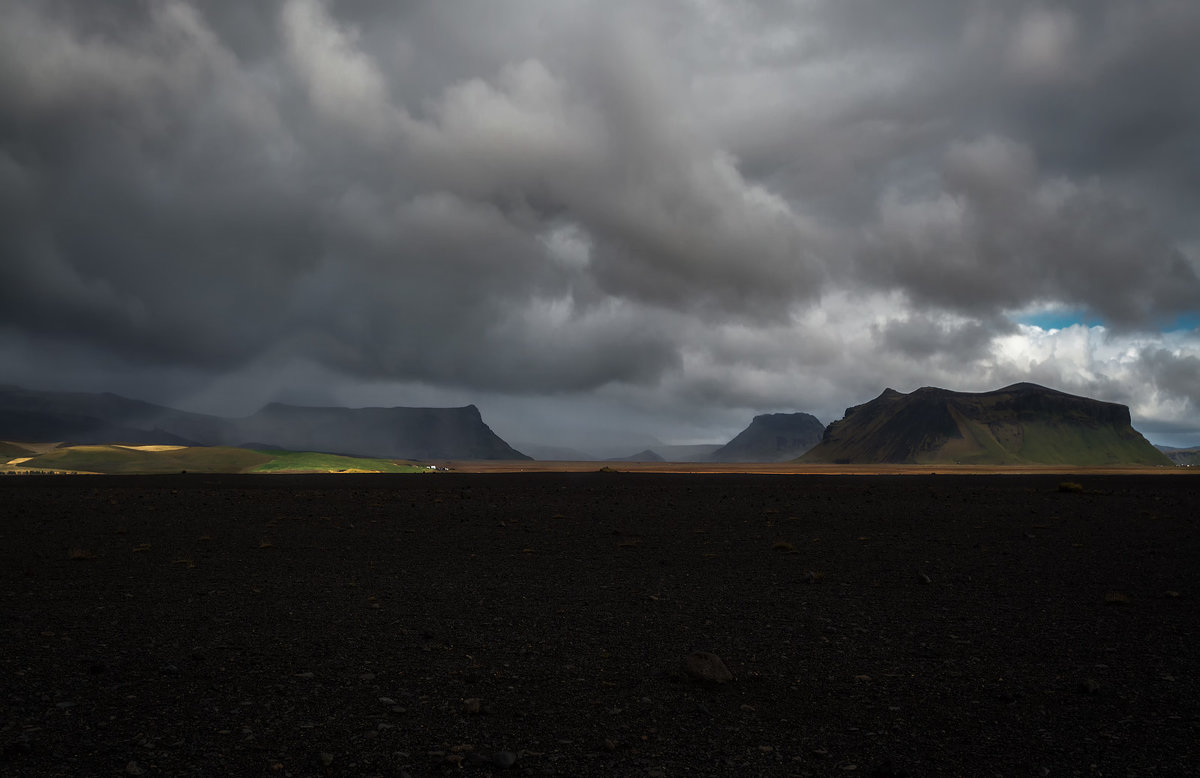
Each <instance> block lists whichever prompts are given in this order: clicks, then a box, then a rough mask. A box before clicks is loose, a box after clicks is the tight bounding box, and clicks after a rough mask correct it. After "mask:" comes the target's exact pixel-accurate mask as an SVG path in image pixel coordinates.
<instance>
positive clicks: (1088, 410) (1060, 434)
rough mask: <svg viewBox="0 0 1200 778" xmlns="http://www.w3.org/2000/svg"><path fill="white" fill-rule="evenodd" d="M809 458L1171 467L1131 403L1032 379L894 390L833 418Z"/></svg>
mask: <svg viewBox="0 0 1200 778" xmlns="http://www.w3.org/2000/svg"><path fill="white" fill-rule="evenodd" d="M801 461H804V462H814V463H816V462H825V463H835V464H876V463H890V464H934V463H937V464H952V463H962V464H980V465H1015V464H1045V465H1170V464H1171V460H1169V459H1168V458H1167V457H1166V455H1164V454H1163V453H1162V452H1160V451H1158V450H1157V449H1156V448H1154V446H1152V445H1151V444H1150V442H1149V441H1147V440H1146V439H1145V438H1144V437H1142V435H1141V433H1139V432H1138V431H1137V430H1135V429H1134V428H1133V427H1132V426H1131V425H1130V419H1129V408H1127V407H1126V406H1124V405H1118V404H1116V403H1108V402H1101V401H1099V400H1093V399H1089V398H1087V397H1078V396H1076V395H1071V394H1066V393H1065V392H1059V391H1056V390H1053V389H1047V388H1045V387H1043V386H1038V385H1036V384H1029V383H1019V384H1013V385H1012V386H1007V387H1004V388H1003V389H998V390H996V391H993V392H980V393H970V392H953V391H950V390H947V389H938V388H935V387H925V388H922V389H918V390H916V391H914V392H912V393H910V394H901V393H900V392H897V391H895V390H892V389H886V390H884V392H883V394H881V395H879V396H878V397H876V398H875V399H874V400H871V401H870V402H868V403H864V404H862V405H856V406H854V407H852V408H847V409H846V415H845V417H844V418H842V419H841V420H839V421H835V422H834V423H833V424H830V425H829V427H828V428H827V429H826V430H825V435H824V438H823V439H822V441H821V442H820V444H818V445H817V446H816V447H814V448H813V449H812V450H811V451H809V452H808V453H807V454H805V455H804V456H803V457H801Z"/></svg>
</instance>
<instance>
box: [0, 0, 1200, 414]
mask: <svg viewBox="0 0 1200 778" xmlns="http://www.w3.org/2000/svg"><path fill="white" fill-rule="evenodd" d="M1197 38H1200V8H1198V7H1197V6H1196V5H1195V4H1193V3H1186V2H1179V1H1178V0H1148V2H1145V3H1139V4H1137V6H1136V9H1135V8H1134V7H1133V6H1132V5H1131V4H1127V3H1123V2H1117V1H1116V0H1113V1H1112V2H1085V1H1084V0H1077V1H1075V2H1019V3H1012V4H1004V6H1003V8H1001V7H1000V5H999V4H992V3H983V2H972V3H962V2H952V1H951V0H915V2H911V3H905V4H897V3H894V2H891V0H865V1H864V2H855V3H847V2H842V1H841V0H837V1H836V2H835V1H834V0H817V1H816V2H784V1H783V0H780V1H779V2H767V1H765V0H764V2H758V3H733V2H728V3H726V2H700V1H699V0H696V1H695V2H692V1H690V0H671V1H670V2H666V3H641V2H633V1H632V0H630V1H629V2H604V3H590V2H584V3H560V2H552V1H551V0H513V2H506V3H495V2H490V1H489V0H463V2H455V3H445V2H408V3H394V2H385V0H343V1H342V2H327V1H325V0H275V1H273V2H261V3H246V2H234V1H233V0H228V1H225V2H204V3H196V2H183V1H182V0H161V1H159V2H134V3H99V2H84V1H83V0H49V1H48V2H43V3H36V4H33V3H21V2H18V1H17V0H0V353H4V354H19V353H28V352H29V350H30V349H32V348H33V347H34V346H33V344H34V343H35V342H36V344H38V348H43V347H47V348H49V347H50V346H48V345H47V344H54V343H57V344H59V348H60V349H61V353H64V354H74V355H75V357H73V358H72V359H71V360H69V362H70V364H74V365H89V366H90V365H97V366H99V365H125V366H126V367H127V372H128V374H129V375H138V376H142V375H147V376H148V375H150V374H152V373H153V372H154V370H156V369H160V370H161V371H162V375H163V376H164V377H163V379H162V381H163V382H164V383H166V384H170V385H171V386H176V385H178V384H180V383H186V379H185V378H181V376H186V377H199V376H209V377H211V378H213V380H214V381H215V383H218V384H219V383H221V382H222V380H224V379H223V378H220V379H219V378H218V377H227V376H230V375H241V376H242V378H241V379H238V380H234V379H228V381H227V382H226V383H227V384H228V385H230V386H239V387H240V386H245V385H246V382H249V381H250V380H251V378H253V380H255V381H259V380H262V381H270V380H271V376H272V375H274V376H275V377H276V379H277V380H278V382H280V383H284V382H288V381H297V380H310V381H318V380H323V379H324V378H328V379H329V380H335V379H337V378H338V377H340V379H341V380H344V384H343V386H342V389H346V391H349V388H350V387H353V386H355V385H359V386H364V385H368V384H371V382H387V381H395V382H397V383H398V384H403V385H405V386H421V387H434V388H437V387H441V388H443V389H447V390H449V389H455V390H459V391H478V392H495V393H509V394H514V395H515V394H520V393H534V394H538V393H563V394H564V396H566V395H573V394H576V393H582V392H589V391H593V390H603V391H607V392H609V393H610V394H608V395H605V396H604V398H602V402H599V404H598V405H597V406H596V407H600V406H603V407H608V408H612V407H617V406H619V405H620V404H621V403H622V402H627V403H629V404H630V405H631V406H637V407H639V408H642V409H643V410H646V409H663V408H668V407H670V408H672V409H673V410H672V412H673V413H675V414H676V415H677V416H678V415H687V414H691V413H692V408H695V409H697V411H696V413H701V412H706V411H704V409H709V410H711V411H714V412H716V410H717V409H721V408H730V407H736V408H739V409H740V408H746V409H748V410H753V409H758V408H761V409H764V410H766V409H772V410H786V409H787V408H786V407H785V406H786V405H787V403H789V402H794V403H796V404H797V405H798V406H799V407H798V408H797V409H799V410H818V409H814V408H811V407H809V406H808V404H807V403H809V402H819V403H821V404H822V408H821V409H820V410H822V411H823V412H827V413H826V415H828V413H831V412H832V411H829V409H840V408H844V407H845V406H846V405H850V404H854V403H857V402H861V401H862V400H864V399H867V398H865V397H861V396H852V397H843V396H842V395H843V394H844V393H847V392H852V393H859V392H863V391H867V390H871V393H872V394H874V393H877V389H875V388H874V387H875V384H876V383H878V382H879V381H880V380H882V381H884V382H892V381H891V379H888V378H883V379H879V378H876V377H875V374H877V373H879V372H888V373H891V374H899V375H900V376H901V378H900V379H897V380H898V381H902V380H910V378H909V377H911V380H912V381H918V380H922V379H923V378H924V379H928V380H930V381H932V380H935V379H936V380H937V381H940V382H942V383H945V384H950V385H959V384H962V383H963V382H972V381H977V380H980V379H979V376H983V375H987V376H991V375H993V374H995V375H997V376H999V375H1000V374H1004V375H1005V376H1010V375H1011V376H1013V380H1017V379H1019V378H1020V377H1022V375H1021V374H1020V371H1021V370H1022V369H1027V370H1032V369H1033V367H1032V365H1033V364H1034V363H1033V362H1032V361H1031V362H1029V364H1030V365H1031V367H1029V368H1021V367H1020V366H1017V367H1013V365H1016V364H1017V363H1015V362H1013V363H1011V364H1010V363H1008V362H1004V363H1003V364H1004V367H1003V369H1002V368H1001V367H997V365H998V364H1000V362H1002V361H1003V360H1000V361H997V358H996V357H995V355H994V353H993V352H994V351H995V350H996V349H997V348H999V345H998V344H1000V343H1001V342H1002V341H1004V342H1005V343H1007V342H1009V340H1011V339H1012V338H1013V337H1018V335H1019V333H1016V332H1015V331H1014V326H1015V325H1013V324H1012V323H1011V321H1009V319H1008V317H1010V316H1013V315H1015V314H1014V313H1013V312H1014V311H1019V310H1023V309H1026V308H1030V307H1037V306H1059V307H1070V308H1075V309H1082V310H1086V311H1088V312H1089V314H1091V315H1095V316H1098V317H1100V318H1102V319H1103V320H1104V321H1105V322H1106V323H1107V324H1108V325H1109V326H1110V328H1112V329H1114V330H1120V331H1122V332H1126V333H1138V332H1144V333H1150V334H1149V335H1148V337H1150V338H1151V341H1152V340H1153V337H1154V334H1153V330H1155V328H1157V327H1158V326H1159V325H1160V324H1161V323H1162V322H1163V321H1166V320H1169V319H1173V318H1174V317H1175V316H1177V315H1179V314H1185V313H1189V312H1195V311H1197V310H1200V281H1198V280H1197V272H1198V265H1200V260H1198V259H1197V257H1196V256H1195V246H1197V245H1200V235H1198V234H1197V228H1196V225H1195V222H1194V218H1193V216H1192V215H1193V214H1194V213H1195V212H1196V209H1197V208H1200V168H1197V165H1198V164H1200V162H1197V160H1200V148H1198V146H1197V144H1200V131H1198V130H1200V103H1198V102H1197V101H1196V100H1194V99H1192V96H1193V95H1195V94H1196V93H1197V91H1198V88H1200V71H1197V69H1196V68H1194V67H1192V66H1191V59H1192V56H1193V55H1192V47H1193V42H1194V41H1195V40H1196V39H1197ZM1189 252H1190V253H1189ZM35 330H36V336H34V335H26V334H25V333H28V332H32V331H35ZM1006 339H1007V340H1006ZM1139 347H1140V346H1139ZM86 354H95V355H96V358H95V359H94V360H91V359H88V358H86V357H85V356H84V355H86ZM1193 354H1195V346H1194V344H1193V343H1192V342H1191V341H1188V342H1186V343H1184V344H1183V345H1182V346H1177V347H1175V348H1173V349H1172V350H1166V351H1164V352H1163V355H1160V356H1159V357H1156V359H1158V360H1159V361H1160V362H1161V364H1160V363H1159V362H1156V363H1155V364H1156V367H1155V370H1156V371H1157V372H1156V375H1162V376H1164V378H1163V380H1162V382H1161V385H1162V387H1165V388H1164V389H1163V390H1162V391H1163V398H1164V399H1163V403H1164V405H1163V407H1167V405H1168V404H1169V403H1170V402H1174V401H1179V400H1180V398H1182V397H1184V396H1186V392H1187V390H1186V387H1185V385H1184V382H1182V381H1177V380H1168V378H1169V376H1172V375H1174V374H1175V373H1173V372H1172V371H1173V370H1174V371H1183V373H1184V374H1186V373H1187V370H1188V365H1189V364H1190V363H1189V362H1188V361H1187V360H1188V359H1189V358H1193V357H1192V356H1190V355H1193ZM38 364H42V363H40V362H39V363H38ZM1038 364H1046V362H1045V361H1044V360H1043V361H1042V362H1038ZM1071 364H1072V365H1074V366H1076V367H1077V368H1078V369H1079V370H1085V369H1087V368H1086V367H1084V366H1081V365H1085V361H1083V360H1082V359H1080V360H1076V361H1073V362H1071ZM1106 364H1108V363H1106ZM1111 364H1116V363H1111ZM279 365H289V366H291V367H287V368H282V367H280V368H278V369H275V368H273V367H272V366H279ZM54 369H55V368H54V367H53V366H52V365H50V364H49V363H46V364H45V365H44V370H45V371H46V375H50V374H51V373H52V372H53V371H54ZM61 369H62V370H63V372H64V375H66V374H69V373H70V371H71V368H70V367H69V366H64V367H62V368H61ZM79 369H80V370H81V371H83V372H88V371H92V372H96V371H100V368H99V367H97V368H95V371H93V370H92V368H91V367H88V368H87V369H86V370H84V368H83V367H80V368H79ZM116 369H117V368H114V370H116ZM1041 369H1046V370H1049V369H1050V368H1041ZM28 373H29V371H24V372H23V373H22V375H26V374H28ZM89 374H90V373H89ZM1014 374H1015V375H1014ZM1055 374H1057V375H1065V373H1064V371H1062V370H1058V371H1055ZM32 379H33V376H31V377H30V380H29V382H30V383H35V381H33V380H32ZM1112 380H1114V381H1117V380H1119V381H1121V382H1123V386H1125V387H1126V390H1128V391H1129V392H1130V394H1131V395H1136V386H1135V385H1134V379H1133V378H1129V377H1123V378H1120V379H1117V378H1113V379H1112ZM614 387H615V388H614ZM878 388H879V389H881V388H882V386H880V387H878ZM975 388H986V387H975ZM306 391H308V390H306ZM312 391H313V392H316V391H317V389H315V388H314V389H313V390H312ZM422 391H423V390H422ZM1172 393H1173V394H1172ZM456 396H457V395H456ZM814 398H815V399H814ZM468 399H469V398H468ZM676 402H678V403H680V404H681V405H683V406H686V408H684V409H683V410H680V408H676V407H674V405H673V404H674V403H676Z"/></svg>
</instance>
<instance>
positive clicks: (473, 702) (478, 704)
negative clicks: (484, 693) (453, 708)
mask: <svg viewBox="0 0 1200 778" xmlns="http://www.w3.org/2000/svg"><path fill="white" fill-rule="evenodd" d="M482 706H483V703H482V701H481V700H480V699H479V698H478V697H467V698H466V699H465V700H463V705H462V709H463V713H479V711H480V709H481V708H482Z"/></svg>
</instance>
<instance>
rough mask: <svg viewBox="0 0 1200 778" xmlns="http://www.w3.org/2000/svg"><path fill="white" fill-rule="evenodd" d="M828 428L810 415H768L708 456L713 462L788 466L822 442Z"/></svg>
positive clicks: (757, 417)
mask: <svg viewBox="0 0 1200 778" xmlns="http://www.w3.org/2000/svg"><path fill="white" fill-rule="evenodd" d="M824 432H825V425H823V424H821V422H820V421H818V420H817V418H816V417H815V416H813V415H811V414H808V413H765V414H762V415H760V416H755V417H754V419H753V420H752V421H751V422H750V426H749V427H747V428H746V429H744V430H742V431H741V432H739V433H738V434H737V436H736V437H735V438H734V439H733V440H731V441H729V442H728V443H726V444H725V445H724V446H721V447H720V448H719V449H717V450H716V451H714V452H712V454H710V455H709V457H708V458H709V461H712V462H785V461H787V460H789V459H795V458H796V457H798V456H800V455H801V454H803V453H805V452H806V451H808V450H809V449H811V448H812V447H813V446H815V445H817V444H818V443H820V442H821V437H822V435H823V434H824Z"/></svg>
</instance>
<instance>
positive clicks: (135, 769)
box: [125, 760, 146, 775]
mask: <svg viewBox="0 0 1200 778" xmlns="http://www.w3.org/2000/svg"><path fill="white" fill-rule="evenodd" d="M125 774H126V775H145V774H146V771H145V770H143V769H142V768H141V766H140V765H139V764H138V763H137V762H134V761H132V760H131V761H130V762H129V764H127V765H125Z"/></svg>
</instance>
